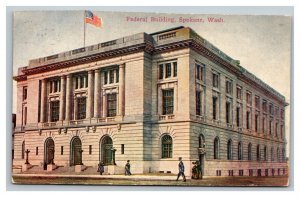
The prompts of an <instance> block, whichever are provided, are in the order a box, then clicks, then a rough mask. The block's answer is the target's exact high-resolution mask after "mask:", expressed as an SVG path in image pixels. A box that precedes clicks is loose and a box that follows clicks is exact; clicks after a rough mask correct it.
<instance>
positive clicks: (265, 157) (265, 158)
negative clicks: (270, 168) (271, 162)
mask: <svg viewBox="0 0 300 197" xmlns="http://www.w3.org/2000/svg"><path fill="white" fill-rule="evenodd" d="M267 153H268V150H267V146H265V148H264V160H265V161H267V158H268V155H267Z"/></svg>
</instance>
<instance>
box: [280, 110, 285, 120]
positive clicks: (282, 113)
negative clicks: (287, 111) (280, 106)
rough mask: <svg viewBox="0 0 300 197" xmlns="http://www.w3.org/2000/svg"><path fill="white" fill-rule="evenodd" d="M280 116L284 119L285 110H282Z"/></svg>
mask: <svg viewBox="0 0 300 197" xmlns="http://www.w3.org/2000/svg"><path fill="white" fill-rule="evenodd" d="M280 117H281V119H284V111H283V110H281V111H280Z"/></svg>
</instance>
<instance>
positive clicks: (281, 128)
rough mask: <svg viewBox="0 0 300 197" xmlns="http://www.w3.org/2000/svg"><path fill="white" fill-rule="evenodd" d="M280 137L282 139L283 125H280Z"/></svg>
mask: <svg viewBox="0 0 300 197" xmlns="http://www.w3.org/2000/svg"><path fill="white" fill-rule="evenodd" d="M280 137H281V139H283V125H280Z"/></svg>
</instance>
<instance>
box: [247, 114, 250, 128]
mask: <svg viewBox="0 0 300 197" xmlns="http://www.w3.org/2000/svg"><path fill="white" fill-rule="evenodd" d="M246 118H247V125H246V126H247V129H250V111H247V114H246Z"/></svg>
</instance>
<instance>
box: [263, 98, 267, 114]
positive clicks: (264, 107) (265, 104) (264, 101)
mask: <svg viewBox="0 0 300 197" xmlns="http://www.w3.org/2000/svg"><path fill="white" fill-rule="evenodd" d="M262 107H263V111H264V112H267V101H266V100H263V103H262Z"/></svg>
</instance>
